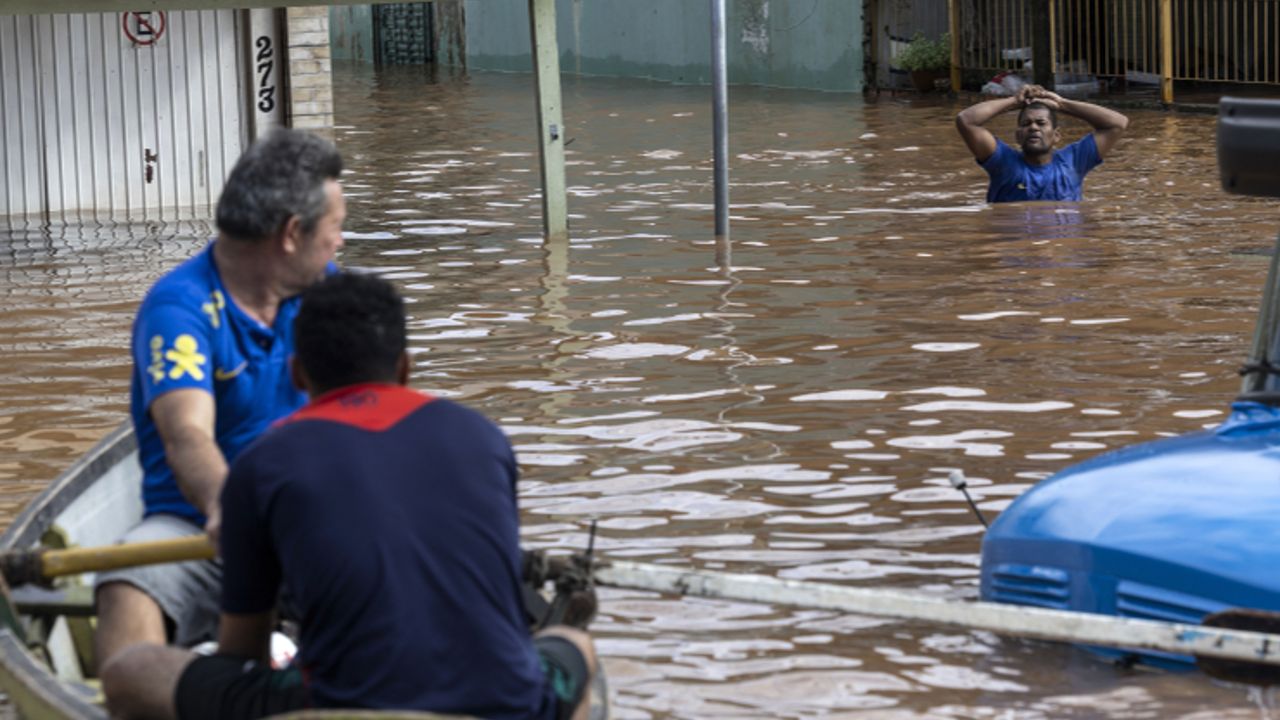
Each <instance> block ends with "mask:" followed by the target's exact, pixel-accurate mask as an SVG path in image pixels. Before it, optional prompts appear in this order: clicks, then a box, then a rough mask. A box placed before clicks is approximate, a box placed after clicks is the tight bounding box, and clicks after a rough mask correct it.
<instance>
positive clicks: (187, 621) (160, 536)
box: [95, 515, 222, 647]
mask: <svg viewBox="0 0 1280 720" xmlns="http://www.w3.org/2000/svg"><path fill="white" fill-rule="evenodd" d="M203 532H204V529H203V528H199V527H196V526H195V525H194V524H192V523H191V522H189V521H187V520H184V519H182V518H179V517H176V516H174V515H152V516H151V517H149V518H146V519H145V520H143V521H142V522H140V523H138V524H137V525H134V526H133V528H132V529H130V530H129V532H127V533H125V534H124V537H122V538H120V542H143V541H147V540H169V539H172V538H181V537H188V536H191V535H199V534H201V533H203ZM113 582H124V583H128V584H130V585H132V586H134V587H136V588H138V589H139V590H141V591H142V592H144V593H146V594H147V595H149V596H150V597H151V599H152V600H155V601H156V603H157V604H158V605H160V609H161V610H162V611H164V614H165V617H166V619H167V620H168V623H167V624H168V625H169V629H170V630H171V632H172V636H171V637H170V640H171V641H172V642H173V643H175V644H177V645H182V646H184V647H190V646H192V645H195V644H197V643H201V642H204V641H205V640H216V639H217V637H218V613H219V607H220V604H221V599H222V561H221V560H197V561H193V562H183V563H166V564H162V565H142V566H139V567H131V568H122V569H120V570H110V571H107V572H104V573H98V577H97V579H96V581H95V587H102V586H103V585H105V584H107V583H113Z"/></svg>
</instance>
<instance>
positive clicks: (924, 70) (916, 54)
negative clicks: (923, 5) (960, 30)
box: [894, 32, 951, 92]
mask: <svg viewBox="0 0 1280 720" xmlns="http://www.w3.org/2000/svg"><path fill="white" fill-rule="evenodd" d="M894 62H895V63H896V64H897V66H898V67H900V68H902V69H903V70H906V71H907V72H909V73H911V84H912V85H914V86H915V88H916V90H919V91H920V92H929V91H930V90H933V82H934V81H935V80H937V79H938V78H940V77H944V76H946V74H947V72H948V71H949V70H950V69H951V36H950V35H949V34H947V33H943V34H942V37H940V38H938V39H937V40H930V39H929V38H927V37H925V35H924V33H922V32H917V33H916V34H915V35H914V36H913V37H912V38H911V42H909V43H907V46H906V47H905V48H903V50H902V52H900V53H898V56H897V57H896V58H894Z"/></svg>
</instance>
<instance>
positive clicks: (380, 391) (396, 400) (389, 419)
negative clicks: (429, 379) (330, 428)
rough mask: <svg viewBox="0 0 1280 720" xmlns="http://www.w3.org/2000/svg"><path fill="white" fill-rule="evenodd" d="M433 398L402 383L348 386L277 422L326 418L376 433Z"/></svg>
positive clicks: (284, 423) (323, 396)
mask: <svg viewBox="0 0 1280 720" xmlns="http://www.w3.org/2000/svg"><path fill="white" fill-rule="evenodd" d="M434 399H435V398H434V397H433V396H431V395H427V394H426V393H421V392H418V391H417V390H410V389H409V388H407V387H405V386H403V385H389V384H386V383H361V384H359V385H348V386H347V387H344V388H338V389H337V390H331V391H329V392H327V393H325V394H324V395H321V396H320V397H317V398H314V399H312V400H311V402H309V403H307V404H306V405H305V406H303V407H302V408H300V409H299V410H298V411H297V412H295V413H293V414H292V415H289V416H288V417H285V418H283V419H281V420H280V421H279V422H278V423H277V424H279V425H287V424H289V423H294V422H299V421H301V420H328V421H331V422H337V423H342V424H344V425H351V426H354V427H358V428H362V429H364V430H372V431H375V432H377V431H381V430H386V429H387V428H389V427H391V426H392V425H395V424H396V423H398V422H400V421H401V420H403V419H404V418H405V416H406V415H408V414H409V413H411V412H413V411H414V410H417V409H418V408H420V407H422V406H423V405H426V404H427V403H429V402H431V401H432V400H434Z"/></svg>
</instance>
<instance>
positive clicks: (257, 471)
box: [102, 274, 596, 720]
mask: <svg viewBox="0 0 1280 720" xmlns="http://www.w3.org/2000/svg"><path fill="white" fill-rule="evenodd" d="M294 335H295V343H296V348H297V350H296V352H297V354H296V357H295V359H294V361H293V364H292V369H293V378H294V380H295V382H296V383H297V384H298V386H299V387H302V388H305V389H306V390H307V393H308V396H309V397H310V402H309V403H308V404H307V405H306V406H305V407H303V408H302V409H301V410H299V411H297V412H296V413H294V414H292V415H290V416H289V417H287V418H285V419H284V420H282V421H281V422H279V423H277V424H276V426H275V427H273V428H272V429H271V430H269V431H268V432H267V433H266V434H265V435H263V436H262V438H261V439H259V440H258V441H257V442H256V443H254V444H253V445H251V446H250V447H249V448H248V449H247V450H245V451H244V452H243V453H242V454H241V455H240V457H238V458H237V459H236V461H235V462H234V463H233V464H232V466H231V471H230V473H229V475H228V477H227V482H226V486H225V488H224V490H223V492H222V512H223V532H222V535H221V550H222V558H223V563H224V567H225V570H224V580H223V592H222V618H221V623H220V630H219V649H218V654H217V655H214V656H209V657H201V658H195V657H194V656H192V655H191V653H189V652H187V651H185V650H182V649H179V648H173V647H160V646H154V645H138V646H134V648H131V649H130V650H127V651H125V652H124V653H122V654H121V656H120V659H119V660H118V661H117V662H114V663H112V664H111V665H110V666H109V667H107V668H106V669H105V671H104V673H103V678H102V679H103V688H104V691H105V692H106V696H107V701H108V706H109V708H110V709H111V711H112V714H113V716H121V717H138V716H158V717H180V718H184V719H188V720H192V719H199V718H210V719H211V720H212V719H213V718H231V717H234V718H254V717H261V716H265V715H272V714H278V713H283V712H288V711H291V710H296V709H300V708H306V707H318V708H374V709H385V710H418V711H428V712H440V713H451V714H462V715H471V716H478V717H486V718H510V719H511V720H515V719H516V718H546V719H548V720H552V719H561V720H563V719H567V718H570V717H574V716H578V717H581V716H583V715H581V714H580V713H582V714H585V711H586V707H587V698H586V694H587V693H586V691H585V688H587V687H588V686H589V685H590V682H591V679H592V673H591V670H590V669H591V668H594V667H595V662H596V661H595V654H594V650H593V647H592V644H591V640H590V637H589V636H588V635H587V634H586V633H584V632H582V631H580V630H576V629H573V628H569V627H563V626H557V627H551V628H548V629H546V630H544V631H542V632H541V633H539V635H538V636H537V637H531V636H530V634H529V631H528V626H527V625H526V620H525V615H524V606H523V599H522V594H521V581H522V578H521V553H520V545H519V540H520V533H519V513H518V511H517V507H516V480H517V468H516V461H515V456H514V453H513V451H512V449H511V445H510V443H509V442H508V441H507V439H506V437H505V436H504V435H503V433H502V431H501V430H499V429H498V428H497V426H495V425H494V424H493V423H491V422H490V421H488V420H487V419H485V418H484V417H483V416H482V415H480V414H479V413H477V412H475V411H473V410H470V409H467V408H465V407H463V406H461V405H459V404H456V403H453V402H451V401H449V400H445V399H441V398H435V397H432V396H429V395H425V394H422V393H419V392H416V391H413V390H410V389H408V388H407V387H406V384H407V382H408V377H409V367H410V361H409V356H408V354H407V352H406V351H405V347H406V331H405V315H404V304H403V301H402V300H401V299H400V297H399V295H397V294H396V292H395V290H394V289H393V288H392V287H391V285H390V284H389V283H387V282H386V281H384V280H380V279H377V278H375V277H372V276H363V275H355V274H343V275H335V276H332V277H330V278H327V279H326V280H324V281H323V282H321V283H320V284H318V285H317V286H315V287H314V288H312V289H310V290H308V291H307V292H306V293H305V294H304V295H303V302H302V308H301V310H300V311H299V314H298V318H297V321H296V323H295V332H294ZM282 587H287V588H288V589H289V597H290V599H291V601H292V603H293V605H295V606H296V611H297V612H298V616H299V618H300V637H299V640H300V652H299V655H298V658H297V667H294V668H290V669H286V670H272V669H270V668H269V667H268V666H267V665H266V664H265V662H264V661H265V658H266V656H267V647H268V641H269V637H270V634H271V629H272V625H273V611H274V609H275V607H276V602H277V599H278V597H279V594H280V591H281V588H282Z"/></svg>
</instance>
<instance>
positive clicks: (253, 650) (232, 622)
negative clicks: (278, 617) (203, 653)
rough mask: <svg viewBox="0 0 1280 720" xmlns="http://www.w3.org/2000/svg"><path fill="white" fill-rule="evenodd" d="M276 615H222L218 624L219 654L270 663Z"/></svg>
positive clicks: (268, 613)
mask: <svg viewBox="0 0 1280 720" xmlns="http://www.w3.org/2000/svg"><path fill="white" fill-rule="evenodd" d="M274 623H275V618H274V613H272V612H270V611H268V612H263V613H253V614H250V615H237V614H234V613H227V612H224V613H222V619H221V620H220V621H219V622H218V654H219V655H231V656H234V657H241V658H245V659H246V660H257V661H259V662H270V660H271V658H270V653H271V627H272V625H273V624H274Z"/></svg>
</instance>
